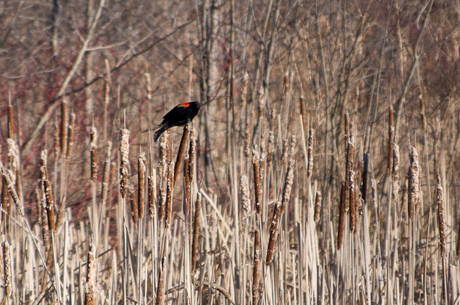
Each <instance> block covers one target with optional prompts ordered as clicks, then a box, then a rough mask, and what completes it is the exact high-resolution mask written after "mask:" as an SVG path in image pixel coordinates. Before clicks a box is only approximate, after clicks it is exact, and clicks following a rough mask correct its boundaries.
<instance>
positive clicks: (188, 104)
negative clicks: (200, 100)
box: [179, 103, 190, 107]
mask: <svg viewBox="0 0 460 305" xmlns="http://www.w3.org/2000/svg"><path fill="white" fill-rule="evenodd" d="M179 106H181V107H188V106H190V103H182V104H180V105H179Z"/></svg>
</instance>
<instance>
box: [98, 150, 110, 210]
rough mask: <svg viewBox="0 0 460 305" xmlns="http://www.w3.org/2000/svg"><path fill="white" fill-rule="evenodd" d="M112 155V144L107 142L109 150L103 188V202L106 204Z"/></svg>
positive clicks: (106, 154)
mask: <svg viewBox="0 0 460 305" xmlns="http://www.w3.org/2000/svg"><path fill="white" fill-rule="evenodd" d="M111 154H112V142H111V141H107V148H106V153H105V161H104V168H103V176H102V188H101V201H102V204H105V203H106V201H107V194H108V190H109V181H110V180H109V179H110V158H111Z"/></svg>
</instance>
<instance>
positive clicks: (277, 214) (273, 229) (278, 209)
mask: <svg viewBox="0 0 460 305" xmlns="http://www.w3.org/2000/svg"><path fill="white" fill-rule="evenodd" d="M282 214H283V209H282V203H281V202H277V203H276V206H275V210H274V212H273V218H272V222H271V225H270V238H269V240H268V247H267V258H266V260H265V264H266V265H267V266H269V265H270V263H271V262H272V260H273V253H274V251H275V242H276V236H277V234H278V225H279V220H280V218H281V215H282Z"/></svg>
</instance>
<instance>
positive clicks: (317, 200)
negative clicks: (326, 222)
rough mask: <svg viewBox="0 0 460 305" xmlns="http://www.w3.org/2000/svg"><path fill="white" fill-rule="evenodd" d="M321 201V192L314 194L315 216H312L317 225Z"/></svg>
mask: <svg viewBox="0 0 460 305" xmlns="http://www.w3.org/2000/svg"><path fill="white" fill-rule="evenodd" d="M321 200H322V195H321V192H316V199H315V216H314V220H315V223H318V221H319V218H320V216H321Z"/></svg>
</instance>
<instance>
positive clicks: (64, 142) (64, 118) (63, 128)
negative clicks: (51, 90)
mask: <svg viewBox="0 0 460 305" xmlns="http://www.w3.org/2000/svg"><path fill="white" fill-rule="evenodd" d="M67 120H68V114H67V100H66V98H64V99H63V100H62V103H61V153H62V155H63V156H66V155H67V140H68V139H67V137H68V132H69V129H70V128H69V129H67V128H68V126H67V124H68V121H67Z"/></svg>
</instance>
